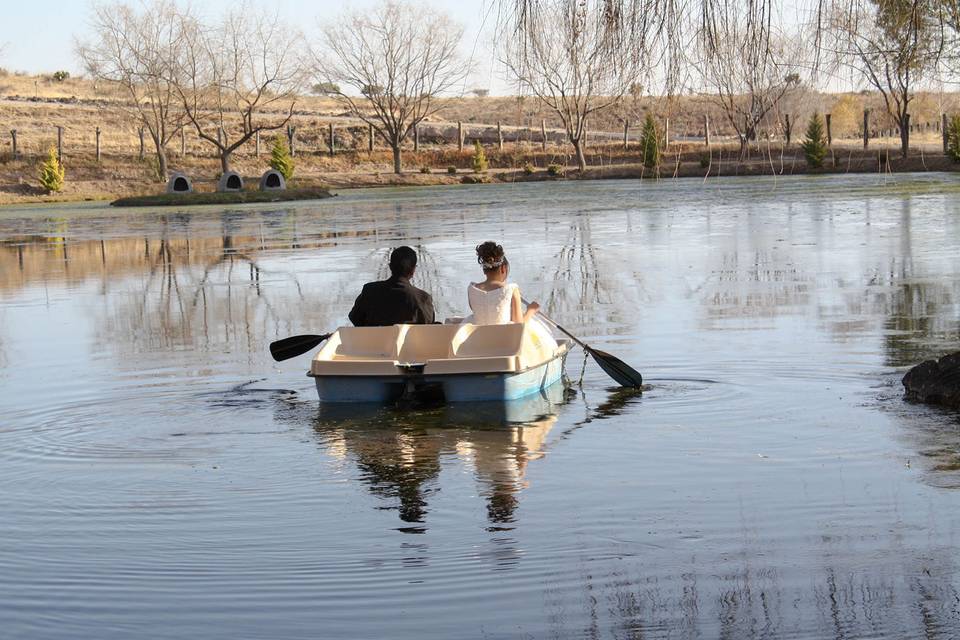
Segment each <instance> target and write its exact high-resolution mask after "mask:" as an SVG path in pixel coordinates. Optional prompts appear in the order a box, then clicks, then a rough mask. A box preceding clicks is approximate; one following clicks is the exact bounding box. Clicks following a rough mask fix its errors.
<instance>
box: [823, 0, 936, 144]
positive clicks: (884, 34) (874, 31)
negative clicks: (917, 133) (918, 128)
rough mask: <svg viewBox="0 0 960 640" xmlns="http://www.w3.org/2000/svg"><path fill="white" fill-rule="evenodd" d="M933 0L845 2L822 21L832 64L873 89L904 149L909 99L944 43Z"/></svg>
mask: <svg viewBox="0 0 960 640" xmlns="http://www.w3.org/2000/svg"><path fill="white" fill-rule="evenodd" d="M945 4H947V3H942V2H940V1H939V0H847V2H845V3H844V4H841V5H838V6H836V7H834V10H833V11H831V13H830V14H829V21H828V23H827V26H828V33H829V37H830V39H829V43H830V47H831V49H832V52H833V53H834V54H835V59H834V60H835V62H836V63H837V64H838V65H840V66H842V67H845V68H847V69H848V70H850V71H851V72H852V73H853V74H854V75H855V76H856V78H857V79H858V80H860V81H862V82H864V83H866V84H867V85H868V86H870V87H872V88H873V89H876V90H877V91H878V92H879V93H880V95H881V97H882V98H883V104H884V106H885V107H886V110H887V114H888V115H889V116H890V117H891V119H892V120H893V121H894V122H895V123H896V124H897V127H898V128H899V129H900V152H901V154H902V155H903V157H907V155H908V154H909V152H910V103H911V101H912V100H913V99H914V97H915V95H916V91H917V88H918V87H919V86H922V84H923V83H924V82H926V81H928V80H929V79H930V78H931V77H932V76H933V75H934V74H935V73H936V70H937V66H938V64H939V61H940V56H941V54H942V52H943V49H944V44H945V35H944V34H945V31H944V25H945V21H944V15H943V8H944V5H945Z"/></svg>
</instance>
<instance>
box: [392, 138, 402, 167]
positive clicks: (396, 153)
mask: <svg viewBox="0 0 960 640" xmlns="http://www.w3.org/2000/svg"><path fill="white" fill-rule="evenodd" d="M390 146H391V147H392V148H393V172H394V173H396V174H397V175H400V173H401V170H400V145H399V144H397V143H394V144H392V145H390Z"/></svg>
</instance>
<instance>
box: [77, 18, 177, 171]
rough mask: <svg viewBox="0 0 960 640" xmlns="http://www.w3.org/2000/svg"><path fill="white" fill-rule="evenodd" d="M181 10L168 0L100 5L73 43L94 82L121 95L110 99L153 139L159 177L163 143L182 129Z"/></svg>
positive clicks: (162, 167)
mask: <svg viewBox="0 0 960 640" xmlns="http://www.w3.org/2000/svg"><path fill="white" fill-rule="evenodd" d="M182 19H183V15H182V14H181V11H180V10H179V8H178V7H177V5H176V3H175V2H173V0H151V1H150V2H146V3H144V4H141V5H140V6H139V7H133V6H131V5H129V4H111V5H99V6H95V7H94V9H93V17H92V19H91V28H92V35H93V37H92V39H91V40H90V41H89V42H86V43H77V45H76V51H77V55H78V56H79V57H80V59H81V61H82V62H83V65H84V67H85V68H86V70H87V73H89V74H90V75H91V76H92V77H93V78H94V79H95V80H96V81H100V82H103V83H106V84H107V85H108V86H110V87H112V88H114V89H116V90H117V91H118V92H119V93H120V94H121V96H122V97H123V99H122V100H120V101H115V102H111V103H110V108H115V109H118V110H120V111H121V112H123V113H124V114H125V115H128V116H129V117H131V118H132V119H133V120H135V121H136V122H137V123H139V125H141V126H142V127H143V128H144V129H145V130H146V131H147V133H148V134H149V136H150V140H151V141H152V142H153V146H154V149H155V151H156V157H157V173H158V177H159V178H160V180H162V181H165V180H166V179H167V152H166V147H167V144H168V143H169V142H170V140H171V139H173V137H174V136H175V135H177V134H178V133H180V130H181V129H182V128H183V125H184V121H185V118H184V111H183V108H182V106H181V104H180V101H179V98H178V95H177V93H176V91H175V89H174V86H175V82H174V81H173V80H172V78H173V77H174V75H175V67H176V60H177V56H178V54H179V51H180V47H181V43H182V40H183V34H182V31H181V29H180V26H181V24H182Z"/></svg>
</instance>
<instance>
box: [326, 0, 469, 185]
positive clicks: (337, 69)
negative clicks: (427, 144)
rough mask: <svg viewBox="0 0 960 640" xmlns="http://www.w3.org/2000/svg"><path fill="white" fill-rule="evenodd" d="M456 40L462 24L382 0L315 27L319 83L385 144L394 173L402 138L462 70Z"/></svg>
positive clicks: (455, 82)
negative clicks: (318, 37) (318, 39)
mask: <svg viewBox="0 0 960 640" xmlns="http://www.w3.org/2000/svg"><path fill="white" fill-rule="evenodd" d="M462 37H463V27H461V26H460V25H458V24H456V23H454V22H453V21H452V20H451V19H450V18H449V17H448V16H447V15H446V14H444V13H441V12H439V11H435V10H433V9H430V8H429V7H425V6H419V5H414V4H405V3H400V2H393V1H390V0H388V1H386V2H383V3H381V4H380V5H378V6H377V7H375V8H374V9H372V10H366V11H360V10H354V11H347V12H345V13H343V14H342V15H341V16H340V17H339V19H337V20H335V21H333V22H331V23H328V24H326V25H324V26H323V27H322V34H321V48H320V50H318V51H317V52H316V54H315V59H316V72H317V74H318V75H319V76H320V80H321V82H322V83H324V84H325V86H329V87H331V89H332V91H331V93H333V94H334V95H335V96H336V97H337V98H338V99H339V100H340V102H341V103H342V104H343V106H344V107H345V108H346V110H347V111H348V113H349V114H350V115H352V116H353V117H355V118H359V119H360V120H363V121H364V122H365V123H367V124H368V125H370V126H371V127H373V129H374V130H375V131H376V132H377V134H378V135H379V136H380V137H381V138H382V139H384V140H385V141H386V142H387V144H388V145H390V149H391V150H392V151H393V170H394V172H395V173H400V172H401V150H402V147H403V143H404V141H405V140H406V139H407V138H408V137H409V136H410V134H411V133H412V132H413V130H414V128H415V127H416V126H417V125H418V124H420V123H421V122H423V120H424V119H425V118H428V117H430V116H431V115H433V114H435V113H437V112H438V111H439V110H440V107H441V104H440V102H439V101H438V98H439V97H440V96H442V95H444V94H446V93H450V92H451V91H453V90H454V89H457V88H458V87H459V86H460V85H461V83H462V82H463V80H464V78H465V77H466V75H467V72H468V70H469V66H468V64H467V62H466V61H465V60H464V59H463V58H462V57H461V55H460V54H459V51H458V48H459V45H460V40H461V39H462Z"/></svg>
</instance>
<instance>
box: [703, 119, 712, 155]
mask: <svg viewBox="0 0 960 640" xmlns="http://www.w3.org/2000/svg"><path fill="white" fill-rule="evenodd" d="M703 139H704V140H705V141H706V144H707V148H709V147H710V116H708V115H707V114H703Z"/></svg>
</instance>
